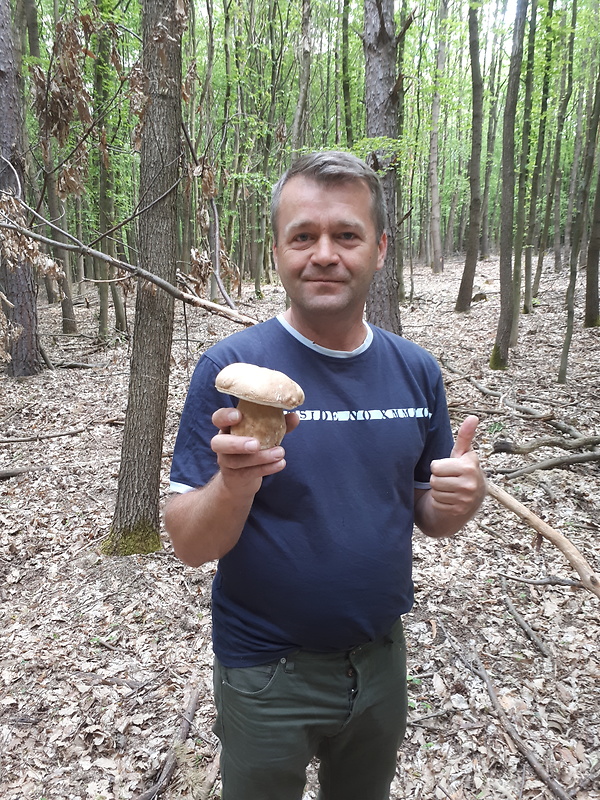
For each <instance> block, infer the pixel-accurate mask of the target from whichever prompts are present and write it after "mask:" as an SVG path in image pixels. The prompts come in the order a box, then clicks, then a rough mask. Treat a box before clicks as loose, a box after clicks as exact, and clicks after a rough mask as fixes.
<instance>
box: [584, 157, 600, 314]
mask: <svg viewBox="0 0 600 800" xmlns="http://www.w3.org/2000/svg"><path fill="white" fill-rule="evenodd" d="M599 257H600V169H599V170H598V181H597V183H596V198H595V200H594V216H593V219H592V229H591V231H590V241H589V245H588V251H587V265H586V277H585V316H584V321H583V325H584V327H585V328H597V327H598V326H600V313H599V309H598V260H599Z"/></svg>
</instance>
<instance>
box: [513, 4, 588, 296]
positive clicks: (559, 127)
mask: <svg viewBox="0 0 600 800" xmlns="http://www.w3.org/2000/svg"><path fill="white" fill-rule="evenodd" d="M550 10H551V7H550V9H549V11H550ZM576 24H577V2H576V0H573V8H572V17H571V33H570V35H569V45H568V52H567V60H566V63H565V66H564V72H565V74H566V87H565V89H564V92H563V93H562V97H561V101H560V106H559V109H558V116H557V120H556V136H555V138H554V157H553V161H552V173H551V175H550V181H549V182H548V189H547V192H546V208H545V211H544V220H543V223H542V230H541V232H540V245H539V253H538V261H537V268H536V272H535V276H534V279H533V285H532V287H531V296H532V297H536V296H537V293H538V289H539V285H540V280H541V277H542V269H543V265H544V255H545V252H546V247H547V244H548V231H549V229H550V217H551V214H552V202H553V200H554V193H555V187H556V182H557V180H558V175H559V172H560V158H561V148H562V135H563V131H564V127H565V121H566V118H567V109H568V107H569V101H570V100H571V94H572V93H573V47H574V43H575V27H576ZM564 82H565V81H564V79H563V84H564ZM530 302H531V298H530V297H527V299H526V304H525V305H526V308H527V309H528V310H530V305H529V304H530Z"/></svg>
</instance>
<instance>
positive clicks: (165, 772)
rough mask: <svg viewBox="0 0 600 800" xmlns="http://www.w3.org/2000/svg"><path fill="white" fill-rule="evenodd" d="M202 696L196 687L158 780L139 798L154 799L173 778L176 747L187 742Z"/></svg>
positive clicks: (142, 799) (175, 764)
mask: <svg viewBox="0 0 600 800" xmlns="http://www.w3.org/2000/svg"><path fill="white" fill-rule="evenodd" d="M199 697H200V689H198V688H196V689H194V690H193V691H192V694H191V696H190V699H189V702H188V704H187V706H186V708H185V711H184V712H183V714H182V718H181V724H180V726H179V731H178V733H177V737H176V739H175V743H174V745H173V747H171V749H170V750H169V753H168V754H167V757H166V759H165V762H164V764H163V766H162V769H161V771H160V775H159V776H158V780H157V781H156V783H155V784H154V786H151V787H150V789H147V790H146V791H145V792H142V794H141V795H139V797H138V798H137V800H153V798H155V797H156V796H157V795H159V794H160V793H161V792H164V790H165V789H166V788H167V786H168V785H169V782H170V780H171V778H172V777H173V773H174V772H175V767H176V766H177V756H176V755H175V747H176V746H177V745H181V744H183V743H184V742H185V740H186V739H187V737H188V733H189V732H190V726H191V721H192V719H193V717H194V714H195V713H196V706H197V705H198V698H199Z"/></svg>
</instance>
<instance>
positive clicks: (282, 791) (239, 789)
mask: <svg viewBox="0 0 600 800" xmlns="http://www.w3.org/2000/svg"><path fill="white" fill-rule="evenodd" d="M214 686H215V701H216V705H217V721H216V723H215V733H216V734H217V736H218V737H219V739H220V740H221V744H222V751H221V779H222V783H223V793H222V800H301V798H302V794H303V790H304V786H305V783H306V768H307V766H308V764H309V762H310V761H311V759H312V758H313V756H317V757H318V758H319V759H320V767H319V786H320V790H319V796H318V797H319V800H388V798H389V791H390V784H391V781H392V778H393V777H394V773H395V770H396V762H397V753H398V747H399V745H400V742H401V741H402V738H403V737H404V733H405V730H406V715H407V693H406V647H405V643H404V634H403V631H402V622H401V621H400V620H398V622H397V623H396V624H395V626H394V628H393V629H392V631H391V632H390V634H389V635H388V636H386V637H384V638H383V639H382V640H381V641H378V642H372V643H369V644H367V645H362V646H360V647H356V648H354V649H353V650H350V651H348V652H344V653H332V654H318V653H308V652H305V651H298V652H295V653H292V654H291V655H289V656H288V657H287V658H282V659H281V660H279V661H277V662H274V663H271V664H262V665H260V666H258V667H245V668H241V669H237V668H236V669H229V668H226V667H224V666H222V665H221V664H219V663H218V661H215V668H214Z"/></svg>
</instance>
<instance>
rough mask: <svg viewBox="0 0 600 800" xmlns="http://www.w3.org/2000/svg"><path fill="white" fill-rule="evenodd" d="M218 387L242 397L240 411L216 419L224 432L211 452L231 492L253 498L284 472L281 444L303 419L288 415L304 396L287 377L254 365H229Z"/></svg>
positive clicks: (224, 410)
mask: <svg viewBox="0 0 600 800" xmlns="http://www.w3.org/2000/svg"><path fill="white" fill-rule="evenodd" d="M215 385H216V387H217V389H218V390H219V391H220V392H224V393H226V394H229V395H232V396H233V397H236V398H238V406H237V408H220V409H218V410H217V411H215V413H214V414H213V416H212V421H213V424H214V425H215V426H216V427H217V428H219V433H218V434H217V435H216V436H215V437H214V438H213V439H212V441H211V447H212V449H213V451H214V452H215V453H216V454H217V461H218V464H219V469H220V471H221V475H222V477H223V480H224V482H225V484H226V485H227V487H228V488H229V489H230V490H231V491H239V492H240V493H242V494H252V496H254V494H256V492H257V491H258V490H259V489H260V486H261V483H262V479H263V478H264V477H266V476H267V475H274V474H276V473H277V472H280V471H281V470H282V469H283V468H284V467H285V451H284V449H283V447H281V445H280V442H281V440H282V439H283V437H284V436H285V434H286V433H289V432H290V431H292V430H293V429H294V428H295V427H296V426H297V425H298V415H297V414H295V413H294V412H291V411H290V413H284V410H289V409H292V408H295V407H297V406H299V405H300V404H301V403H303V402H304V392H303V391H302V389H301V388H300V386H298V384H297V383H295V382H294V381H293V380H291V379H290V378H288V377H287V375H284V374H283V373H282V372H278V371H276V370H271V369H266V368H264V367H257V366H255V365H253V364H230V365H229V366H227V367H225V368H224V369H223V370H221V372H220V373H219V374H218V375H217V379H216V382H215ZM232 434H233V435H232Z"/></svg>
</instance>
